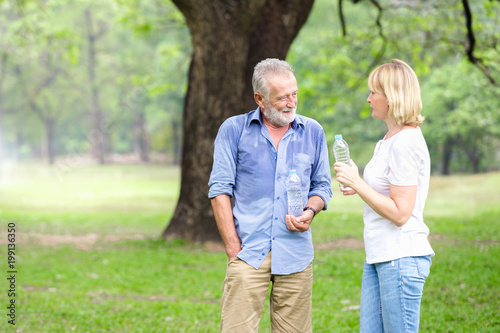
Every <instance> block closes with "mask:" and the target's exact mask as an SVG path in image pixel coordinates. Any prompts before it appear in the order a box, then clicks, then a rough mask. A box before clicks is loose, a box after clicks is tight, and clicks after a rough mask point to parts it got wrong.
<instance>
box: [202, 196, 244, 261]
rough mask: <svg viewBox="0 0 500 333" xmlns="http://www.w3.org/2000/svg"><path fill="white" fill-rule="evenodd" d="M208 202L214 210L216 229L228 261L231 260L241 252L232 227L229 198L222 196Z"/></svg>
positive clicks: (232, 220) (237, 238) (238, 239)
mask: <svg viewBox="0 0 500 333" xmlns="http://www.w3.org/2000/svg"><path fill="white" fill-rule="evenodd" d="M210 201H211V203H212V208H213V210H214V216H215V221H216V222H217V228H218V229H219V233H220V235H221V237H222V241H223V242H224V245H225V247H226V253H227V256H228V259H233V258H234V257H236V255H237V254H238V252H240V251H241V242H240V238H239V237H238V233H237V232H236V227H235V225H234V218H233V211H232V207H231V198H230V197H229V196H228V195H225V194H222V195H218V196H216V197H215V198H212V199H211V200H210Z"/></svg>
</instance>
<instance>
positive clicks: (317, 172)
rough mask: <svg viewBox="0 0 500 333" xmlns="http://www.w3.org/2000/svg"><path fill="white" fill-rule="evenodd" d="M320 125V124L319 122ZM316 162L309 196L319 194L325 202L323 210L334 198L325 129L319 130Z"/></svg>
mask: <svg viewBox="0 0 500 333" xmlns="http://www.w3.org/2000/svg"><path fill="white" fill-rule="evenodd" d="M318 126H320V125H319V124H318ZM320 128H321V126H320ZM316 149H317V154H316V163H315V165H314V167H313V172H312V176H311V188H310V190H309V198H310V197H312V196H314V195H317V196H319V197H320V198H321V199H323V201H324V202H325V207H324V208H323V210H326V209H327V208H328V202H329V201H330V199H331V198H332V195H333V193H332V177H331V171H330V162H329V158H328V145H327V143H326V137H325V133H324V131H323V129H322V128H321V130H320V131H318V136H317V143H316Z"/></svg>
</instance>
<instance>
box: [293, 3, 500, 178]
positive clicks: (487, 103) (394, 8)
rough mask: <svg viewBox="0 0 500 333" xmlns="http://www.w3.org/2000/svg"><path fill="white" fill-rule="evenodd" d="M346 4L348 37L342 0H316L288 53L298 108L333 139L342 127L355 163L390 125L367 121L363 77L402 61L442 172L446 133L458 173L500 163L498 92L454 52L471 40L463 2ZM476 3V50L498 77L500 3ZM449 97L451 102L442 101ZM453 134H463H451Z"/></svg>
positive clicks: (434, 159)
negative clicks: (410, 72)
mask: <svg viewBox="0 0 500 333" xmlns="http://www.w3.org/2000/svg"><path fill="white" fill-rule="evenodd" d="M343 3H344V7H343V11H344V17H345V19H346V31H347V35H346V36H341V34H340V20H339V17H338V8H337V5H336V3H332V2H331V1H321V0H318V1H316V2H315V5H314V8H313V11H312V13H311V16H310V17H309V20H308V22H307V24H306V25H305V26H304V28H303V29H302V30H301V32H300V34H299V36H298V37H297V39H296V40H295V41H294V43H293V45H292V48H291V50H290V52H289V54H288V60H289V61H290V62H291V63H292V64H293V66H294V67H295V69H296V73H297V77H298V83H299V112H301V113H303V114H305V115H308V116H311V117H313V118H315V119H317V120H318V121H319V122H320V123H321V124H322V125H323V127H324V129H325V131H326V136H327V141H328V142H329V146H331V145H332V144H333V141H334V136H335V134H337V133H342V134H343V136H344V138H346V140H347V142H348V143H349V145H350V148H351V156H352V157H353V159H354V160H355V161H356V163H357V164H358V166H360V167H361V168H363V167H364V165H366V163H367V162H368V161H369V159H370V158H371V155H372V153H373V146H374V144H375V142H376V141H377V140H380V139H381V138H382V137H383V135H384V133H385V131H386V128H385V124H384V123H380V122H379V121H377V120H372V119H371V115H370V109H369V107H368V104H367V103H366V98H367V95H368V88H367V86H366V79H367V77H368V74H369V72H370V71H371V70H372V69H374V68H375V67H376V66H377V65H379V64H381V63H383V62H386V61H388V60H390V59H392V58H399V59H402V60H404V61H406V62H408V63H409V64H410V65H411V66H412V67H413V68H414V70H415V72H416V73H417V75H418V76H419V79H420V82H421V85H422V87H423V89H422V90H423V91H422V98H423V103H424V110H423V113H424V115H427V121H426V122H424V124H423V125H422V129H423V131H424V132H425V135H426V137H427V140H428V145H429V148H430V151H431V153H432V162H433V170H434V171H436V172H437V171H438V170H441V167H442V163H443V162H442V159H443V155H444V144H445V141H446V138H449V139H450V140H451V141H452V142H453V145H452V147H451V149H452V160H453V161H452V167H451V171H452V172H472V171H483V172H484V171H487V170H491V169H498V152H497V151H498V147H499V141H498V134H497V132H498V124H499V121H498V116H497V114H498V112H495V111H494V110H496V109H497V107H496V106H497V105H498V100H500V99H499V98H498V96H500V90H499V88H498V87H495V86H493V85H491V84H490V83H489V82H488V81H487V79H486V77H485V76H484V75H483V74H482V73H480V71H479V70H478V69H477V68H474V67H473V66H472V65H471V64H470V63H466V61H465V60H464V56H460V55H459V53H457V52H460V49H461V48H462V43H465V32H464V31H465V19H464V16H463V8H462V5H461V3H459V2H444V3H440V4H439V5H435V4H433V3H430V2H426V1H414V2H411V3H405V4H400V5H396V4H390V3H388V2H387V3H381V5H382V7H383V10H382V12H379V11H378V10H377V9H376V8H375V7H374V6H372V5H371V4H370V2H368V1H362V2H359V3H357V4H353V3H351V2H349V1H344V2H343ZM483 5H484V6H483ZM472 10H473V15H474V19H475V21H474V22H475V24H476V25H475V27H474V29H475V32H476V38H477V41H478V45H476V47H477V50H476V51H477V53H476V54H479V55H480V56H481V57H484V58H485V61H486V62H485V65H487V66H489V68H492V74H494V73H496V72H497V71H495V68H496V67H495V66H497V64H498V61H497V60H498V50H496V49H495V47H494V46H492V45H493V44H494V42H493V41H494V40H498V31H500V30H499V29H498V26H499V25H500V21H499V17H500V15H498V13H500V6H499V5H498V4H492V2H489V1H483V2H482V3H477V2H475V3H474V4H473V5H472ZM379 14H381V17H380V25H377V17H378V15H379ZM495 14H497V15H495ZM325 26H327V27H329V28H328V29H325V28H324V27H325ZM312 36H314V37H312ZM457 50H458V51H457ZM488 59H489V60H488ZM494 59H496V60H494ZM452 87H453V88H452ZM450 91H452V92H453V93H452V96H448V94H449V93H450ZM443 97H444V98H443ZM445 100H448V101H450V103H452V104H443V103H445V102H444V101H445ZM455 105H459V109H460V110H461V111H458V110H457V109H456V108H455ZM436 109H439V110H437V111H435V110H436ZM451 123H453V124H451ZM453 131H454V132H457V133H458V132H460V134H459V135H458V134H449V133H450V132H453ZM466 138H467V139H468V140H465V139H466ZM474 159H477V160H478V162H477V163H476V162H471V161H473V160H474ZM474 163H475V164H476V166H475V167H474V166H473V165H474ZM476 167H477V170H476Z"/></svg>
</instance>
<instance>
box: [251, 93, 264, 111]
mask: <svg viewBox="0 0 500 333" xmlns="http://www.w3.org/2000/svg"><path fill="white" fill-rule="evenodd" d="M253 98H254V99H255V103H257V105H258V106H260V108H261V109H262V108H265V107H266V102H265V99H264V96H262V94H261V93H258V92H256V93H254V94H253Z"/></svg>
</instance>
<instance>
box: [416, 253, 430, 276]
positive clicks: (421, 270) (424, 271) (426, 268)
mask: <svg viewBox="0 0 500 333" xmlns="http://www.w3.org/2000/svg"><path fill="white" fill-rule="evenodd" d="M414 258H415V263H416V265H417V269H418V274H419V275H420V276H421V277H422V278H424V279H427V277H428V276H429V274H430V272H431V265H432V261H431V256H422V257H414Z"/></svg>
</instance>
